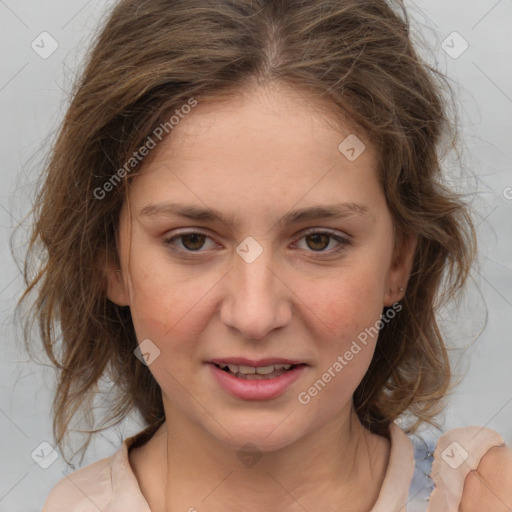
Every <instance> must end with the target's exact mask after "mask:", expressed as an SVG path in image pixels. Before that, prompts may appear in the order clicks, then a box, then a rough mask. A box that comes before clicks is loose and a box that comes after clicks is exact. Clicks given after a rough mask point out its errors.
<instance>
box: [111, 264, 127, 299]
mask: <svg viewBox="0 0 512 512" xmlns="http://www.w3.org/2000/svg"><path fill="white" fill-rule="evenodd" d="M106 279H107V297H108V298H109V299H110V300H111V301H112V302H113V303H114V304H117V305H118V306H129V305H130V300H129V297H128V293H127V291H126V286H125V283H124V279H123V275H122V272H121V270H120V269H114V268H111V269H107V270H106Z"/></svg>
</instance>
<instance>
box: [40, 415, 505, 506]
mask: <svg viewBox="0 0 512 512" xmlns="http://www.w3.org/2000/svg"><path fill="white" fill-rule="evenodd" d="M145 432H146V431H142V432H140V433H139V434H137V435H136V436H133V437H130V438H128V439H126V440H125V441H124V442H123V444H122V445H121V447H120V448H119V450H118V451H117V452H116V453H115V454H114V455H111V456H110V457H107V458H105V459H101V460H99V461H97V462H94V463H93V464H90V465H89V466H86V467H84V468H82V469H79V470H77V471H75V472H73V473H71V474H69V475H67V476H65V477H64V478H63V479H62V480H60V481H59V482H58V483H57V485H56V486H55V487H54V488H53V489H52V491H51V492H50V494H49V495H48V498H47V499H46V502H45V504H44V506H43V510H42V512H98V511H101V512H151V511H150V508H149V505H148V503H147V501H146V500H145V498H144V496H143V495H142V493H141V491H140V488H139V484H138V482H137V479H136V477H135V475H134V473H133V470H132V468H131V466H130V462H129V459H128V450H129V447H130V446H131V445H132V444H134V442H135V441H136V440H137V439H140V437H141V436H143V435H144V434H145ZM390 444H391V451H390V457H389V463H388V467H387V470H386V474H385V477H384V481H383V484H382V487H381V490H380V493H379V497H378V499H377V502H376V503H375V505H374V506H373V508H372V510H371V511H370V512H406V511H407V503H408V496H409V489H410V484H411V479H412V475H413V471H414V467H415V461H414V450H413V445H412V443H411V441H410V439H409V438H408V437H407V436H406V435H405V434H404V432H403V431H402V430H401V429H400V427H398V425H396V424H394V423H393V424H391V426H390ZM503 444H504V441H503V439H502V438H501V436H499V435H498V434H497V433H496V432H494V431H492V430H489V429H486V428H480V427H467V428H460V429H454V430H450V431H448V432H447V433H446V434H444V435H442V436H441V437H440V438H439V440H438V443H437V448H436V450H435V453H434V461H433V464H432V473H431V476H432V479H433V481H434V484H435V486H436V488H435V490H434V491H433V493H432V494H431V497H430V500H429V503H428V508H426V509H425V510H426V511H427V512H457V509H458V506H459V503H460V501H461V497H462V491H463V487H464V480H465V478H466V476H467V474H468V473H469V472H470V471H471V470H474V469H476V468H477V466H478V464H479V462H480V460H481V458H482V457H483V456H484V455H485V453H486V452H487V451H488V450H489V449H491V448H492V447H494V446H501V445H503ZM425 506H426V505H425Z"/></svg>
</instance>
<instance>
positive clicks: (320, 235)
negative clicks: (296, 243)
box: [300, 231, 349, 252]
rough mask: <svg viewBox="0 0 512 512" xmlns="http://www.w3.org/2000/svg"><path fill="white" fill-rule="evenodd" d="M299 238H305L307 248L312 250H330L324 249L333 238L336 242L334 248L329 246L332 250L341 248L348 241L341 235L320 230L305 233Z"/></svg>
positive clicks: (335, 250)
mask: <svg viewBox="0 0 512 512" xmlns="http://www.w3.org/2000/svg"><path fill="white" fill-rule="evenodd" d="M300 240H305V241H306V245H307V248H308V249H311V250H312V251H313V252H330V251H326V249H327V248H328V247H329V245H330V244H331V242H332V241H333V240H334V241H335V242H336V244H337V245H336V246H335V248H334V249H332V248H331V250H332V251H333V252H337V251H339V250H341V249H343V247H344V246H345V245H348V243H349V242H348V240H347V239H345V238H343V237H340V236H337V235H334V234H332V233H329V232H322V231H316V232H312V233H307V234H305V235H304V236H303V237H302V238H301V239H300Z"/></svg>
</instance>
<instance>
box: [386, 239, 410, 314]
mask: <svg viewBox="0 0 512 512" xmlns="http://www.w3.org/2000/svg"><path fill="white" fill-rule="evenodd" d="M417 245H418V236H417V235H407V236H405V235H404V236H403V237H402V238H401V240H400V242H399V244H398V247H397V249H396V252H395V255H394V258H393V263H392V264H391V267H390V269H389V272H388V280H387V290H386V292H385V293H384V305H385V306H392V305H393V304H394V303H395V302H398V301H400V300H402V299H403V297H404V295H405V294H406V293H407V291H406V289H407V282H408V280H409V276H410V274H411V271H412V266H413V263H414V255H415V254H416V247H417Z"/></svg>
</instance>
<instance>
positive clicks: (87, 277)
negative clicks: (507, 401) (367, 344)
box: [20, 0, 475, 447]
mask: <svg viewBox="0 0 512 512" xmlns="http://www.w3.org/2000/svg"><path fill="white" fill-rule="evenodd" d="M409 26H410V25H409V20H408V17H407V12H406V10H405V8H404V6H403V4H402V3H401V2H398V1H393V2H386V1H384V0H236V1H233V0H121V1H120V2H118V3H117V4H116V5H115V7H114V8H113V10H112V11H111V12H110V14H109V15H108V18H107V20H106V22H105V23H104V25H103V27H102V29H101V31H100V32H99V33H98V35H97V37H96V40H95V41H94V44H93V46H92V50H91V51H90V52H89V54H88V57H87V59H86V61H85V64H84V68H83V71H82V72H81V74H80V76H79V78H78V79H77V82H76V85H75V88H74V90H73V92H72V98H71V103H70V105H69V108H68V110H67V113H66V115H65V118H64V120H63V123H62V126H61V128H60V131H59V133H58V136H57V137H56V139H55V143H54V145H53V147H52V149H51V152H50V155H49V158H48V161H47V162H48V163H47V165H46V169H45V175H44V177H43V180H44V181H43V184H42V187H41V189H40V190H39V192H38V197H37V200H36V203H35V206H34V210H33V216H34V223H33V231H32V233H31V239H30V245H29V249H28V254H27V259H26V261H25V280H26V284H27V287H26V290H25V292H24V294H23V296H22V298H21V299H20V304H21V303H23V302H24V301H26V300H27V298H28V297H29V296H32V295H35V300H34V301H33V302H31V304H32V308H31V313H30V316H29V317H28V318H29V319H28V321H27V324H26V332H27V333H28V332H29V330H30V328H31V327H32V326H33V324H34V322H37V324H38V328H39V337H40V338H41V340H42V343H43V345H44V348H45V351H46V354H47V355H48V356H49V358H50V360H51V362H52V364H53V365H55V366H56V367H57V369H58V374H59V379H58V386H57V390H56V396H55V400H54V433H55V437H56V442H57V443H58V444H59V445H60V446H61V447H62V444H63V439H64V437H65V434H66V433H67V432H68V431H69V429H70V424H71V423H70V422H71V420H72V419H73V418H74V417H76V416H77V413H79V412H81V413H83V414H85V416H86V417H87V416H88V414H89V413H90V411H91V408H92V405H93V402H94V397H95V394H97V393H98V392H99V391H98V390H99V389H100V384H101V383H102V382H103V381H104V380H107V381H108V382H110V383H111V384H112V390H113V393H111V394H110V395H109V397H108V404H109V412H108V414H107V415H106V416H105V417H104V418H103V421H102V423H101V425H100V424H99V423H98V422H97V421H96V418H94V416H91V417H89V427H90V429H89V434H91V433H93V432H97V431H100V430H101V429H102V428H106V427H105V426H106V425H107V424H108V425H115V424H117V423H119V422H120V421H121V420H122V419H123V418H125V417H126V416H127V415H128V414H129V413H130V412H131V411H133V410H136V411H139V412H140V414H141V416H142V418H143V419H144V421H145V422H146V423H147V425H148V426H154V427H155V428H156V427H157V426H159V425H160V424H161V423H162V421H163V420H164V409H163V404H162V397H161V391H160V388H159V386H158V384H157V383H156V381H155V380H154V378H153V376H152V374H151V373H150V371H149V370H148V368H147V367H146V366H145V365H143V364H142V363H140V362H139V360H138V359H137V358H136V357H134V354H133V351H134V349H135V348H136V346H137V340H136V337H135V333H134V329H133V325H132V322H131V316H130V310H129V308H128V307H120V306H117V305H116V304H114V303H112V302H111V301H110V300H109V299H108V298H107V295H106V277H105V267H106V266H107V265H108V264H109V262H112V261H113V262H118V259H117V258H118V255H117V249H116V233H117V229H118V222H119V213H120V208H121V205H122V204H123V201H124V200H125V199H126V193H127V190H128V187H129V183H130V180H132V179H134V177H135V176H136V174H137V172H140V171H141V170H142V169H143V168H144V165H145V164H146V163H147V162H149V160H150V159H151V154H150V155H148V156H147V157H146V158H145V160H144V161H143V162H142V164H141V165H140V166H139V167H140V169H137V171H136V172H135V171H134V172H130V173H128V174H127V175H126V176H124V178H123V179H122V180H120V182H119V183H117V184H116V186H114V187H112V190H109V192H108V194H107V195H106V197H105V198H104V199H101V200H100V199H97V197H96V196H97V193H96V194H95V191H97V190H98V188H101V187H104V184H105V183H106V182H107V181H108V180H111V179H112V177H113V176H114V175H115V173H116V172H117V171H118V169H120V168H122V166H123V164H124V163H125V162H126V161H127V160H128V159H129V158H130V156H131V155H133V152H134V151H136V150H137V149H138V148H140V147H141V146H143V144H144V143H145V141H146V138H147V137H148V136H149V135H150V134H151V133H152V131H153V129H154V128H155V126H158V124H159V123H162V122H165V121H166V120H168V118H169V116H170V113H172V112H173V111H175V110H176V109H177V108H179V107H180V106H181V105H183V104H184V103H185V102H187V100H190V99H191V98H195V99H196V100H197V101H199V102H202V101H208V100H209V99H215V98H217V99H218V98H221V97H223V98H225V99H229V98H230V96H232V95H233V94H234V93H236V91H239V90H240V89H246V90H247V89H248V90H250V88H251V87H254V86H255V85H256V84H262V83H270V82H282V83H286V84H288V85H291V86H292V87H293V88H294V89H295V90H297V91H303V92H304V93H307V94H313V95H315V96H316V97H318V98H322V99H325V100H328V101H329V102H330V105H331V109H330V114H332V115H337V116H339V118H340V119H341V120H348V122H349V123H350V124H351V125H352V126H353V127H356V128H357V130H360V132H361V133H364V134H365V136H366V137H367V138H368V140H369V141H371V143H372V144H374V146H375V148H376V149H377V152H378V170H379V179H380V181H381V183H382V187H383V190H384V193H385V196H386V199H387V203H388V206H389V209H390V211H391V214H392V217H393V219H394V224H395V228H396V232H397V233H398V234H399V236H398V237H397V241H398V243H397V246H396V247H397V253H398V252H399V250H400V243H399V242H400V240H402V239H403V238H404V237H403V235H407V234H411V233H414V234H416V235H417V236H418V240H419V241H418V246H417V249H416V253H415V258H414V263H413V270H412V274H411V276H410V280H409V283H408V287H407V291H406V295H405V298H404V299H403V301H402V306H403V309H402V311H401V312H400V313H399V314H398V315H397V317H396V318H395V319H394V320H393V321H391V322H389V323H387V324H385V325H384V326H383V327H382V329H381V331H380V335H379V341H378V344H377V347H376V351H375V354H374V357H373V360H372V362H371V365H370V367H369V370H368V372H367V373H366V375H365V377H364V378H363V380H362V382H361V383H360V385H359V387H358V388H357V390H356V392H355V395H354V405H355V409H356V411H357V413H358V415H359V418H360V420H361V422H362V423H363V424H364V425H365V426H366V427H367V428H369V429H370V430H371V431H372V432H374V433H378V434H383V435H385V434H386V433H387V430H388V427H389V424H390V422H391V421H393V420H394V419H396V418H397V417H399V416H400V415H402V414H403V413H408V414H410V415H411V416H412V417H413V418H414V419H415V421H414V422H413V425H412V427H411V430H413V429H414V428H415V427H416V426H417V425H419V424H420V423H421V422H424V421H426V422H433V421H434V419H435V416H436V414H437V413H438V412H439V411H440V410H441V409H442V404H443V400H442V399H443V397H444V396H445V395H446V393H447V390H448V389H449V385H450V367H449V361H448V357H447V351H446V348H445V344H444V342H443V338H442V335H441V333H440V330H439V328H438V325H437V323H436V308H437V307H438V306H439V305H440V304H441V302H442V301H443V300H444V299H447V298H452V297H453V296H454V294H455V293H456V292H457V291H458V290H459V289H460V288H461V286H462V285H463V284H464V282H465V280H466V278H467V275H468V272H469V268H470V264H471V261H472V258H473V255H474V251H475V236H474V228H473V225H472V223H471V219H470V217H469V215H468V212H467V209H466V206H465V204H464V202H463V201H462V199H461V198H460V197H459V196H457V195H455V194H453V193H452V192H450V191H449V190H447V189H446V188H445V187H443V186H442V180H441V165H440V162H441V150H442V149H443V148H445V149H446V148H448V149H450V147H455V145H456V144H455V143H456V140H457V139H456V137H455V133H456V132H455V130H454V123H453V122H452V121H451V120H450V117H449V115H448V114H447V113H448V112H450V108H449V107H450V104H449V102H448V100H447V95H446V94H445V92H446V91H447V90H448V89H449V86H448V85H447V80H446V79H445V77H444V76H443V75H441V74H440V73H439V72H437V71H436V70H435V69H434V68H432V67H431V66H430V65H428V64H427V63H425V62H424V61H423V60H421V59H420V58H419V57H418V54H417V53H416V50H415V49H414V48H413V46H412V44H411V37H410V34H409ZM169 136H171V137H172V133H171V134H170V135H169ZM153 153H155V152H153ZM34 265H35V268H36V269H37V270H36V272H35V274H34V275H32V272H31V271H30V269H31V268H33V266H34ZM28 337H29V335H28V334H27V339H28ZM29 345H30V344H29ZM89 440H90V435H89V438H88V441H89Z"/></svg>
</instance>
